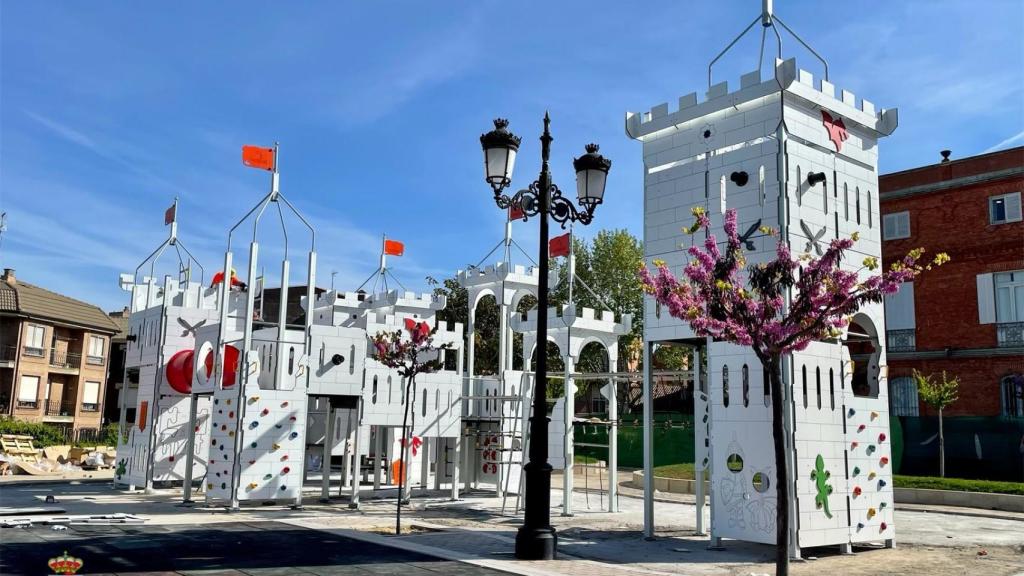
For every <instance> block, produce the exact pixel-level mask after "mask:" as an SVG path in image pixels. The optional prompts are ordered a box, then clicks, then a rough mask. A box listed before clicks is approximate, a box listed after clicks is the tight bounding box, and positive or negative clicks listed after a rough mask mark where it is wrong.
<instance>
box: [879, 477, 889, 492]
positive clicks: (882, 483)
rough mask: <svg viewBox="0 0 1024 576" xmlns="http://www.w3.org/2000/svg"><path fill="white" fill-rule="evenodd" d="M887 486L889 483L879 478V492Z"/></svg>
mask: <svg viewBox="0 0 1024 576" xmlns="http://www.w3.org/2000/svg"><path fill="white" fill-rule="evenodd" d="M886 484H888V482H886V481H885V479H884V478H879V479H878V489H879V490H881V489H882V488H885V485H886Z"/></svg>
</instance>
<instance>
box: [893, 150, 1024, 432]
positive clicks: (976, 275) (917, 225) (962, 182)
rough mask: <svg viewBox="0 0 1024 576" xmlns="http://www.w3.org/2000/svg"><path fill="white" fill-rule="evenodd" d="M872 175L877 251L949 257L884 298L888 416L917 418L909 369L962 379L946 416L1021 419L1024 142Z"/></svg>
mask: <svg viewBox="0 0 1024 576" xmlns="http://www.w3.org/2000/svg"><path fill="white" fill-rule="evenodd" d="M949 154H950V153H949V151H946V150H944V151H943V152H942V156H943V160H942V161H941V162H939V163H937V164H932V165H929V166H922V167H920V168H914V169H911V170H905V171H902V172H897V173H893V174H886V175H883V176H882V177H881V178H880V179H879V188H880V191H881V210H882V240H883V242H882V254H883V261H884V262H885V263H886V265H888V263H890V262H893V261H896V260H898V259H899V258H901V257H902V256H903V255H904V254H906V253H907V252H908V251H909V250H911V249H913V248H916V247H924V248H926V249H927V250H928V252H929V253H930V254H935V253H936V252H946V253H948V254H949V255H950V257H951V258H952V260H951V261H950V262H949V263H948V264H946V265H944V266H942V267H941V268H938V269H934V270H932V271H930V272H928V273H927V274H923V275H921V276H920V277H919V278H918V279H917V280H915V281H914V282H911V283H907V284H905V285H904V286H903V288H902V289H901V290H900V292H899V293H898V294H897V295H895V296H893V297H891V298H889V299H887V301H886V310H885V317H886V330H887V342H888V352H889V353H888V359H889V381H890V383H889V389H890V399H891V401H892V410H893V414H894V415H896V416H918V415H922V416H923V415H924V414H925V410H924V408H923V406H920V403H919V401H918V395H917V389H916V387H915V386H914V382H913V380H912V379H911V378H910V374H911V371H912V370H913V369H915V368H916V369H918V370H920V371H922V372H925V373H937V372H941V371H942V370H945V371H947V372H948V373H949V374H950V375H953V376H957V377H959V378H960V383H961V384H960V399H959V401H958V402H956V403H955V404H954V405H953V406H952V407H951V408H950V409H949V410H948V411H947V414H949V415H953V416H993V417H1005V418H1010V419H1020V418H1024V221H1022V218H1021V196H1022V194H1024V147H1018V148H1012V149H1009V150H1002V151H999V152H993V153H990V154H982V155H979V156H973V157H969V158H963V159H958V160H950V159H949Z"/></svg>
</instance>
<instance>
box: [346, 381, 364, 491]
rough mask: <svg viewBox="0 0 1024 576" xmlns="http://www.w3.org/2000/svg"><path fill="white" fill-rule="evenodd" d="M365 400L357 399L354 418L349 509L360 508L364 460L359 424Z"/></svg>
mask: <svg viewBox="0 0 1024 576" xmlns="http://www.w3.org/2000/svg"><path fill="white" fill-rule="evenodd" d="M362 402H363V399H362V398H361V397H356V415H355V418H353V421H354V422H355V429H356V430H355V440H354V441H353V444H352V454H353V457H352V497H351V499H350V500H349V503H348V507H349V508H353V509H358V508H359V484H360V482H361V481H362V472H363V467H362V458H361V455H360V453H359V429H360V428H362V426H361V425H360V422H359V409H360V408H361V407H362Z"/></svg>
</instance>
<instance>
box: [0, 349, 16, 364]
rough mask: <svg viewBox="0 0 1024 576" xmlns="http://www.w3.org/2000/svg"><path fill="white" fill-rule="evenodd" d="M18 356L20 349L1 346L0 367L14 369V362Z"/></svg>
mask: <svg viewBox="0 0 1024 576" xmlns="http://www.w3.org/2000/svg"><path fill="white" fill-rule="evenodd" d="M17 356H18V347H17V346H11V345H6V344H5V345H3V346H0V367H3V368H13V367H14V360H15V358H17Z"/></svg>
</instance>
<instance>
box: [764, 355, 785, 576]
mask: <svg viewBox="0 0 1024 576" xmlns="http://www.w3.org/2000/svg"><path fill="white" fill-rule="evenodd" d="M768 375H769V376H768V379H769V382H770V384H771V392H772V435H773V437H774V440H775V477H776V482H775V499H776V500H777V505H776V507H777V516H778V520H777V521H776V523H775V574H776V576H788V574H789V471H788V469H787V468H786V434H785V430H784V411H783V408H784V406H783V401H784V400H783V389H782V358H781V357H779V356H775V357H772V358H771V359H769V361H768Z"/></svg>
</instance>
